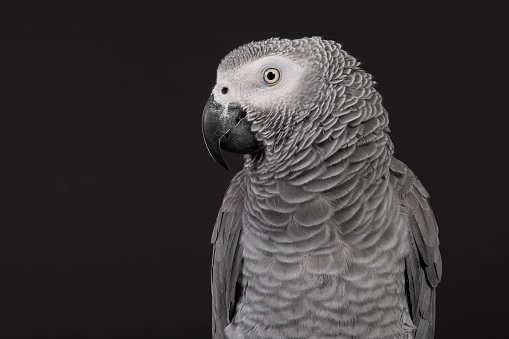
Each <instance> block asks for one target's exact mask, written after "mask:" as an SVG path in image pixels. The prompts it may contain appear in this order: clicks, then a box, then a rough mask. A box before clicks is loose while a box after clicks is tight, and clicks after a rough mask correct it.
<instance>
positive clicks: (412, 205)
mask: <svg viewBox="0 0 509 339" xmlns="http://www.w3.org/2000/svg"><path fill="white" fill-rule="evenodd" d="M390 172H391V177H390V180H391V182H392V184H393V187H395V189H396V192H397V193H398V196H399V198H400V200H401V203H402V205H403V208H404V210H405V212H406V213H407V214H408V226H409V238H410V239H409V240H410V249H409V254H408V256H407V257H406V258H405V283H406V293H407V300H408V303H409V310H410V313H411V316H412V321H413V322H414V325H415V326H416V327H417V330H416V333H415V338H416V339H432V338H433V336H434V327H435V294H436V287H437V285H438V283H439V282H440V279H441V276H442V259H441V257H440V250H439V240H438V226H437V222H436V220H435V216H434V215H433V210H432V209H431V206H430V203H429V194H428V192H427V191H426V189H425V188H424V187H423V186H422V184H421V183H420V181H419V180H418V179H417V177H416V176H415V175H414V174H413V172H412V171H411V170H410V169H409V168H408V167H407V166H406V165H405V164H404V163H403V162H401V161H399V160H397V159H395V158H392V161H391V164H390Z"/></svg>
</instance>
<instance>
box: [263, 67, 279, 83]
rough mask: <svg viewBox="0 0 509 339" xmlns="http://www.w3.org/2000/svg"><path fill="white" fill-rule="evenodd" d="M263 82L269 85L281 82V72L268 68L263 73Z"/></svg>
mask: <svg viewBox="0 0 509 339" xmlns="http://www.w3.org/2000/svg"><path fill="white" fill-rule="evenodd" d="M263 80H264V81H265V82H266V83H268V84H269V85H272V84H275V83H276V82H278V81H279V71H278V70H277V69H275V68H267V69H266V70H265V71H263Z"/></svg>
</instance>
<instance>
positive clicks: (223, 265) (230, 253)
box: [211, 171, 245, 338]
mask: <svg viewBox="0 0 509 339" xmlns="http://www.w3.org/2000/svg"><path fill="white" fill-rule="evenodd" d="M244 185H245V184H244V172H243V171H240V172H239V173H237V175H236V176H235V177H234V178H233V179H232V181H231V183H230V186H229V187H228V189H227V191H226V194H225V196H224V199H223V204H222V206H221V208H220V210H219V213H218V216H217V219H216V223H215V226H214V230H213V232H212V239H211V243H212V244H213V253H212V268H211V270H212V272H211V279H212V334H213V338H226V337H225V334H224V329H225V328H226V326H228V324H229V323H230V322H231V320H232V319H233V314H234V312H235V303H236V301H237V300H238V295H239V294H240V290H239V287H240V278H241V277H240V276H241V266H242V246H241V244H240V241H239V239H240V233H241V228H242V227H241V221H242V211H243V205H244V198H245V190H244Z"/></svg>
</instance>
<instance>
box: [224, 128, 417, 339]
mask: <svg viewBox="0 0 509 339" xmlns="http://www.w3.org/2000/svg"><path fill="white" fill-rule="evenodd" d="M382 139H383V136H382V135H380V138H379V140H378V141H377V140H376V138H375V139H373V140H374V141H373V142H372V143H370V145H371V146H356V147H350V148H349V149H340V150H335V151H332V150H331V152H329V156H327V153H326V152H325V153H324V152H317V153H313V152H312V151H310V150H307V152H311V153H306V154H304V155H302V154H300V155H297V156H296V159H297V160H296V163H295V164H294V165H293V167H291V168H293V171H292V172H291V173H290V172H289V174H288V175H287V177H286V178H281V179H274V178H272V179H268V178H265V179H263V178H261V177H260V176H257V175H256V173H255V172H254V171H253V172H252V173H246V174H247V178H248V179H247V180H249V183H248V184H247V198H246V200H245V204H244V210H245V213H244V215H243V219H242V223H243V226H242V227H243V233H242V235H241V242H242V243H243V247H244V252H243V260H244V261H243V269H242V276H243V281H244V286H243V293H242V296H241V298H240V300H239V304H238V305H237V307H236V310H237V311H236V314H235V317H234V319H233V322H232V323H231V324H230V325H229V326H228V327H227V329H226V333H227V335H228V337H229V338H241V337H243V336H242V334H243V333H244V334H245V333H250V335H249V338H258V337H260V338H281V337H285V338H290V337H291V338H323V337H326V336H330V335H331V334H333V335H335V336H334V337H341V336H345V337H350V338H351V337H355V338H383V337H394V336H395V335H397V337H400V338H406V337H407V336H408V337H410V335H411V331H412V329H413V325H412V322H411V320H410V317H409V313H408V306H407V304H406V299H405V292H404V273H403V272H404V269H405V266H404V265H405V264H404V259H403V258H404V257H405V255H406V253H407V251H408V245H407V243H406V239H407V236H408V230H407V229H406V226H405V222H404V221H405V219H404V218H405V215H403V214H402V212H401V210H400V206H399V204H398V202H397V198H396V194H395V192H394V190H393V188H392V187H391V186H390V184H389V180H388V175H389V173H388V168H387V167H386V166H385V164H386V163H387V162H388V161H389V160H390V156H391V154H390V150H389V149H388V148H387V147H385V146H383V145H384V144H385V141H384V140H382ZM328 142H330V143H334V140H333V139H331V140H329V141H328ZM322 146H323V147H324V149H326V148H327V147H331V145H327V144H326V143H325V144H322ZM310 154H319V155H320V156H321V157H322V158H321V159H320V163H321V164H323V165H322V166H317V167H312V166H311V167H310V166H307V167H306V166H303V165H302V162H307V161H308V160H309V159H308V157H312V158H313V159H314V158H315V156H319V155H310ZM315 163H316V161H315ZM298 167H303V168H304V169H302V170H295V169H296V168H298ZM247 170H249V168H248V169H247ZM402 319H403V320H404V321H402ZM405 324H407V326H406V325H405Z"/></svg>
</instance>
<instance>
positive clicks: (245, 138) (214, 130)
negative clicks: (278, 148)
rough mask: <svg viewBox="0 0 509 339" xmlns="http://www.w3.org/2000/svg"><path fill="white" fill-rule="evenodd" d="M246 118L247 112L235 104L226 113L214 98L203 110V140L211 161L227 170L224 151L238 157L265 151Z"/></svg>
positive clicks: (211, 98) (212, 96) (211, 97)
mask: <svg viewBox="0 0 509 339" xmlns="http://www.w3.org/2000/svg"><path fill="white" fill-rule="evenodd" d="M245 117H246V112H244V111H243V110H242V108H241V107H240V105H238V104H235V103H230V104H229V105H228V109H227V110H226V112H225V107H224V106H223V105H221V104H219V103H217V102H216V101H215V100H214V95H213V94H212V95H211V96H210V98H209V100H208V101H207V104H206V105H205V109H204V110H203V116H202V132H203V139H204V140H205V144H206V145H207V149H208V151H209V153H210V155H211V156H212V158H214V160H215V161H216V162H217V163H218V164H219V165H221V166H223V167H224V168H225V169H227V170H229V167H228V164H227V163H226V161H225V160H224V158H223V153H222V152H221V149H223V150H225V151H227V152H231V153H236V154H250V153H254V152H256V151H258V150H260V149H261V148H262V147H263V144H262V143H261V142H260V141H258V140H256V137H255V133H253V132H252V131H251V122H250V121H248V120H247V119H246V118H245Z"/></svg>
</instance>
